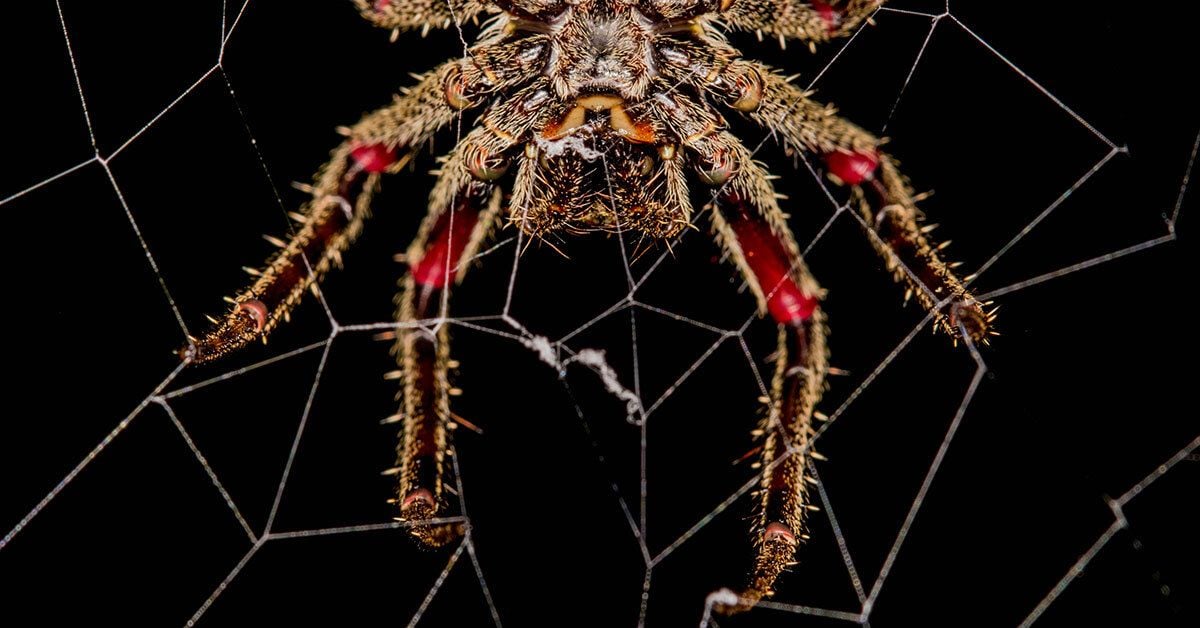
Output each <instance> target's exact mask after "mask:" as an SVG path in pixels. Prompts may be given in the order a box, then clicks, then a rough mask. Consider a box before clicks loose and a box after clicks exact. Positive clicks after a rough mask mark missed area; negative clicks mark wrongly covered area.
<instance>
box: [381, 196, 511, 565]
mask: <svg viewBox="0 0 1200 628" xmlns="http://www.w3.org/2000/svg"><path fill="white" fill-rule="evenodd" d="M500 201H501V194H500V192H499V190H498V189H492V188H491V186H483V185H475V184H469V185H467V186H465V187H463V188H462V189H460V195H459V196H458V197H457V198H454V199H453V200H452V201H451V206H450V208H449V210H448V211H446V210H444V209H439V208H438V207H437V206H436V205H434V206H431V210H430V213H429V215H428V217H427V218H426V220H425V224H424V225H423V226H422V228H421V231H420V233H419V235H418V236H417V238H416V239H415V240H414V241H413V243H412V245H411V246H410V247H409V251H408V254H407V256H406V259H407V261H408V262H409V268H410V272H409V273H408V274H407V275H406V276H405V277H404V279H403V280H401V282H400V286H401V289H400V292H399V294H398V295H397V296H396V304H397V310H396V320H397V323H398V326H399V330H398V332H397V336H396V344H395V345H394V348H393V353H394V354H395V356H396V362H397V364H398V366H399V371H397V374H398V375H399V376H400V378H401V380H402V387H401V390H400V394H399V397H400V402H401V411H400V414H398V415H397V416H396V420H399V421H402V423H403V429H402V430H401V432H400V434H399V438H400V440H399V444H398V445H397V447H396V467H395V468H394V469H392V472H394V473H395V474H396V475H397V477H398V484H397V495H398V502H399V505H400V519H401V520H403V521H409V522H417V525H415V526H414V527H412V528H411V529H410V532H411V533H412V535H413V536H414V537H415V538H416V539H417V540H418V541H420V542H421V543H422V544H424V545H426V546H429V547H440V546H442V545H445V544H446V543H448V542H450V541H451V540H453V539H454V538H456V537H458V536H459V535H460V534H461V532H462V530H461V527H460V526H459V525H457V524H442V525H428V524H420V523H419V522H421V521H426V520H429V519H432V518H434V517H435V516H437V515H438V514H439V512H441V511H443V510H444V509H445V506H446V499H445V492H446V489H447V487H446V478H447V475H448V473H447V465H446V456H448V455H453V448H452V446H451V444H450V437H449V433H448V430H449V428H451V427H452V426H453V425H454V423H453V421H452V420H451V416H452V415H451V412H450V401H449V399H450V396H451V395H452V394H453V393H454V392H456V391H455V389H453V388H451V387H450V379H449V373H448V371H449V369H450V368H451V367H452V362H451V361H450V337H449V326H448V325H446V324H445V323H444V322H440V323H437V324H435V325H434V327H433V329H428V328H425V327H421V326H418V323H417V322H418V321H421V320H430V319H435V318H441V316H439V312H441V309H442V304H443V302H444V298H446V299H448V293H449V290H450V285H451V284H452V283H454V282H456V281H458V280H460V279H461V278H462V276H463V274H464V273H465V271H466V264H467V262H468V260H470V259H471V258H472V257H473V256H474V255H475V253H476V252H477V251H478V249H479V246H480V244H481V243H482V242H483V241H484V240H485V239H486V238H487V237H488V235H489V234H490V233H491V232H492V230H493V228H494V226H495V223H496V221H497V217H498V215H499V213H500V206H501V204H500Z"/></svg>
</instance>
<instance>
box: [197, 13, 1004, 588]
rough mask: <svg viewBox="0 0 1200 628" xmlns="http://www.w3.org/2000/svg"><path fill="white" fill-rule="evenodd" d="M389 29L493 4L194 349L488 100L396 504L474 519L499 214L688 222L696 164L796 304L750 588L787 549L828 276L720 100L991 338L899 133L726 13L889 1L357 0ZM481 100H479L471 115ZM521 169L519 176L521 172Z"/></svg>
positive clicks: (628, 224) (450, 229) (768, 311)
mask: <svg viewBox="0 0 1200 628" xmlns="http://www.w3.org/2000/svg"><path fill="white" fill-rule="evenodd" d="M354 2H355V4H356V5H357V8H358V10H359V11H360V13H361V14H362V15H363V16H364V17H366V18H367V19H368V20H370V21H371V22H373V23H374V24H377V25H379V26H382V27H386V28H389V29H392V30H393V35H395V34H398V33H399V32H401V31H407V30H416V29H420V30H421V32H422V34H424V33H425V32H427V31H429V30H430V29H433V28H446V27H449V26H451V25H454V24H463V23H464V22H466V21H468V20H474V19H477V18H478V17H480V16H485V17H486V18H487V20H486V21H485V22H484V24H483V25H482V27H481V31H480V34H479V37H478V39H477V41H476V43H475V44H474V45H473V46H471V47H470V48H469V49H468V50H467V52H466V54H465V55H464V56H463V58H461V59H457V60H451V61H447V62H445V63H443V64H442V65H440V66H438V67H437V68H436V69H434V70H432V71H430V72H429V73H427V74H425V75H423V76H421V77H419V79H418V82H417V84H416V85H415V86H413V87H410V88H408V89H406V90H403V91H402V93H401V94H399V95H398V96H396V97H395V99H394V102H392V103H391V104H390V105H388V106H386V107H384V108H382V109H379V110H377V111H375V112H373V113H369V114H367V115H366V116H364V117H363V118H362V120H361V121H359V122H358V123H357V124H356V125H354V126H353V127H350V128H344V129H342V131H343V134H344V135H345V136H346V139H345V141H343V142H342V143H341V145H339V146H338V147H337V148H335V149H334V150H333V153H332V157H331V159H330V160H329V161H328V162H327V163H326V164H325V165H324V166H323V167H322V168H321V169H320V171H319V172H318V174H317V175H316V177H315V180H314V182H313V184H312V185H311V192H312V199H311V200H310V201H308V202H307V203H305V205H304V207H303V208H302V211H300V212H297V213H295V214H293V217H294V218H295V219H296V220H297V221H298V223H299V227H298V228H297V230H296V231H295V233H294V235H293V236H292V237H291V239H290V241H286V242H285V241H283V240H279V239H274V238H269V239H271V240H272V241H273V242H274V243H275V244H276V245H277V246H278V247H279V250H278V251H277V252H276V253H275V254H274V255H272V256H271V257H270V259H269V260H268V261H267V263H266V265H265V267H263V268H262V269H261V270H255V269H251V271H252V272H251V274H252V275H254V276H255V277H256V279H255V281H254V283H253V284H252V285H250V286H249V287H247V288H245V289H244V290H242V291H241V292H240V293H238V294H237V296H236V297H234V298H232V299H228V300H229V301H230V302H231V303H232V306H231V308H230V309H229V311H228V312H227V314H226V315H225V316H224V318H223V319H221V320H216V319H214V320H215V323H214V325H213V326H212V328H210V329H209V330H208V331H207V332H206V333H205V334H204V335H203V336H202V337H199V338H193V339H191V341H190V343H189V345H188V347H186V348H185V349H183V350H181V354H182V356H183V358H184V359H185V360H188V361H190V362H192V363H201V362H208V361H211V360H215V359H217V358H220V357H222V356H224V355H227V354H229V353H231V352H233V351H235V350H236V349H238V348H240V347H243V346H245V345H246V344H248V343H251V342H253V341H256V340H260V339H261V340H264V341H265V339H266V336H267V334H269V333H270V332H271V331H272V330H273V329H274V328H275V327H276V326H277V325H279V324H280V323H281V322H282V321H285V320H287V319H288V317H289V312H290V311H291V309H292V308H293V307H294V306H295V305H296V303H297V302H298V301H300V300H301V298H302V297H303V295H304V293H305V292H306V291H308V290H312V291H313V292H316V290H317V285H318V282H319V281H320V280H321V279H322V277H323V276H324V275H325V274H326V273H327V272H328V271H329V270H330V269H331V268H333V267H335V266H340V264H341V253H342V251H344V250H345V249H346V248H347V247H348V246H349V245H350V244H351V243H352V242H353V241H354V239H355V238H356V237H357V236H358V234H359V232H360V231H361V230H362V227H363V222H364V221H365V219H366V218H367V215H368V214H369V213H370V209H371V201H372V196H373V195H374V193H375V191H376V190H377V188H378V186H379V182H380V178H381V177H382V176H383V175H386V174H390V173H395V172H398V171H399V170H400V169H402V168H403V167H404V166H405V165H406V164H407V163H408V162H409V161H410V160H411V159H412V157H413V156H414V154H415V153H416V152H417V151H418V150H420V148H421V147H422V146H423V145H425V144H427V143H428V142H429V140H430V139H431V138H432V136H433V135H434V134H435V133H437V132H438V131H439V130H442V129H444V128H445V127H447V126H449V125H450V123H451V122H452V121H454V120H455V119H458V117H459V116H460V115H465V114H467V113H468V112H478V113H477V115H476V117H474V118H473V119H474V123H473V124H472V125H471V126H469V127H466V128H468V129H469V130H468V131H466V133H465V135H463V136H462V138H461V140H460V141H459V142H458V144H457V145H456V146H455V147H454V149H453V151H451V152H450V153H449V155H447V156H445V157H443V158H442V159H441V162H440V168H439V170H438V171H437V172H436V175H437V182H436V183H435V184H434V186H433V190H432V192H431V194H430V198H429V209H428V215H427V216H426V218H425V220H424V221H423V223H422V225H421V227H420V229H419V231H418V233H417V236H416V238H415V239H414V241H413V242H412V244H411V246H410V247H409V248H408V252H407V255H406V257H405V259H406V261H407V263H408V266H409V272H408V273H407V275H406V276H405V277H404V278H403V279H402V280H401V281H400V292H399V295H398V296H397V299H396V303H397V306H398V307H397V314H396V316H397V332H396V342H395V345H394V353H395V356H396V359H397V363H398V365H399V371H398V374H399V376H400V378H401V380H402V388H401V392H400V395H399V399H400V401H401V406H402V407H401V411H400V413H399V414H398V415H397V416H398V417H399V418H397V419H396V420H397V421H400V422H402V424H403V426H402V427H403V429H402V430H401V431H400V434H399V444H398V446H397V463H396V466H395V468H394V469H393V471H394V472H395V474H396V477H397V480H398V486H397V492H396V496H395V499H394V501H395V503H396V504H397V505H398V507H399V518H400V519H401V520H403V521H406V522H408V523H410V524H411V527H410V530H411V533H412V535H413V536H414V537H415V539H416V540H417V541H418V542H419V543H420V544H422V545H424V546H429V547H438V546H442V545H445V544H446V543H448V542H450V541H451V540H453V539H454V538H456V537H457V536H458V535H460V534H462V533H463V530H462V529H461V528H460V526H457V525H452V524H437V523H434V522H432V521H431V520H434V519H435V517H437V516H439V515H440V514H442V513H444V512H445V511H446V510H447V509H448V507H449V506H448V504H447V502H446V499H445V494H446V492H447V487H446V484H445V483H446V481H447V476H448V474H449V469H448V468H447V467H448V465H447V463H446V456H447V455H448V448H449V447H450V435H449V430H450V428H451V427H452V422H453V414H452V413H451V411H450V407H449V401H448V399H449V397H450V395H451V394H452V392H456V391H454V389H452V388H451V384H450V378H449V375H448V371H449V370H450V369H451V368H452V366H453V365H454V363H453V361H452V360H450V356H449V347H450V344H449V338H448V331H447V329H448V326H446V325H440V326H437V327H436V328H435V329H436V330H435V331H430V330H429V329H426V328H423V327H421V326H420V325H419V324H418V321H421V320H426V319H437V318H438V317H439V315H442V316H444V314H443V313H442V311H441V310H442V305H443V302H444V301H445V299H446V298H447V297H448V292H449V290H450V288H451V285H452V284H455V285H456V284H457V283H458V282H460V281H461V280H462V278H463V275H464V273H465V271H466V270H467V269H466V268H465V266H467V265H468V262H469V261H470V260H471V259H473V258H474V256H475V254H476V253H477V252H478V251H479V249H480V246H481V244H482V243H483V242H484V241H485V240H486V239H487V238H488V237H489V236H490V235H491V234H492V233H493V231H494V230H495V229H496V227H497V225H498V224H499V223H500V222H501V221H502V220H507V221H508V223H510V224H511V225H513V226H515V227H516V228H518V229H520V230H522V231H523V232H524V234H526V235H527V236H528V237H529V238H531V240H532V239H534V238H541V239H543V241H544V239H545V238H546V237H547V236H549V235H552V234H553V235H556V236H557V235H562V234H572V233H582V232H588V231H597V230H599V231H614V230H618V229H620V230H622V231H627V232H628V231H634V232H640V233H641V234H643V235H644V236H645V237H647V238H649V239H652V240H665V239H668V238H672V237H674V236H677V235H679V234H680V233H681V232H682V231H683V230H684V229H685V228H687V227H688V226H690V225H691V221H692V214H693V207H692V204H691V201H690V193H689V189H690V185H691V182H692V181H698V182H699V183H700V184H701V185H702V186H706V187H708V188H709V192H708V193H707V195H709V196H710V198H711V202H709V203H708V205H707V206H706V208H705V209H707V210H708V211H707V212H706V213H707V214H708V216H709V218H710V220H711V230H712V234H713V236H714V239H715V240H716V243H717V245H718V246H719V247H720V248H721V249H722V250H723V252H724V253H725V257H726V258H727V259H729V260H731V261H732V262H733V264H734V265H735V266H736V267H737V269H738V271H740V273H741V275H742V276H743V278H744V279H745V281H746V283H747V284H748V285H749V288H750V290H751V291H752V292H753V294H754V295H755V297H756V299H757V302H758V308H759V313H760V315H764V316H765V315H769V316H770V317H771V318H772V319H773V320H774V321H775V323H776V324H777V325H778V351H777V352H776V353H775V358H774V362H775V373H774V377H773V379H772V381H771V390H770V396H769V404H768V410H767V412H766V413H765V416H764V417H763V418H762V419H761V422H760V425H759V429H758V430H756V432H755V433H756V434H758V435H759V438H761V439H762V442H761V454H760V456H761V466H760V467H759V468H760V469H761V471H760V473H761V480H760V490H759V492H758V494H757V495H758V497H757V499H756V501H757V504H756V509H757V513H756V517H755V524H754V527H753V530H752V537H753V543H754V547H755V551H756V557H755V560H754V566H753V569H752V573H751V575H750V578H749V583H748V586H747V587H746V588H745V590H744V592H743V593H742V594H741V595H740V596H739V600H738V602H736V603H731V604H730V605H729V606H730V607H731V608H730V609H728V610H736V608H732V607H740V608H745V607H748V606H749V605H752V604H753V603H755V602H756V601H757V600H759V599H761V598H763V597H764V596H769V595H771V594H772V593H773V588H774V585H775V582H776V579H777V578H778V577H779V575H780V574H781V573H782V572H783V571H784V570H785V569H786V568H787V567H788V566H789V565H791V564H792V563H793V561H794V560H795V557H796V553H797V549H798V547H799V545H800V543H801V541H802V540H803V539H805V538H807V535H806V534H805V513H806V511H807V510H813V509H815V507H814V506H812V505H811V504H810V499H809V494H808V491H807V485H808V484H809V483H811V482H812V479H811V478H810V477H808V476H806V474H805V470H806V468H807V465H808V464H810V461H811V460H812V459H814V458H818V457H819V455H818V454H817V453H816V452H814V451H813V450H812V447H811V440H812V438H813V436H814V435H815V431H814V429H813V419H814V418H820V417H821V415H820V414H819V413H817V412H815V406H816V404H817V403H818V401H819V400H820V397H821V394H822V392H823V390H824V388H825V378H826V375H827V374H828V371H829V367H828V351H827V346H826V335H827V329H826V319H825V315H824V313H823V312H822V310H821V307H820V302H821V299H822V298H823V297H824V293H823V291H822V289H821V288H820V286H819V285H818V283H817V281H816V280H815V279H814V278H813V277H812V275H811V274H810V273H809V270H808V268H807V266H806V265H805V263H804V261H803V259H802V258H801V255H800V249H799V247H798V246H797V244H796V240H795V237H794V236H793V234H792V232H791V231H790V229H789V228H788V225H787V221H786V216H785V214H784V213H783V212H782V210H781V209H780V207H779V205H778V203H777V199H778V198H779V197H778V196H777V195H776V194H775V192H774V190H773V188H772V184H771V177H770V176H769V175H768V174H767V171H766V170H765V169H764V167H763V166H762V165H761V164H760V163H758V162H756V161H755V160H754V159H753V157H754V155H753V153H752V152H751V151H750V150H748V149H747V148H746V147H745V146H744V145H743V144H742V143H741V142H740V141H739V140H738V138H737V137H735V136H734V135H733V134H732V133H731V132H730V131H729V130H728V125H727V123H726V120H725V118H724V117H723V116H722V113H721V111H722V109H725V110H732V112H736V114H737V115H740V116H742V117H744V118H746V119H748V120H749V121H750V122H751V123H753V124H757V125H760V126H762V127H764V128H766V129H768V130H769V131H770V132H771V133H772V134H773V135H774V136H775V137H777V138H778V139H779V140H780V141H781V142H783V144H784V146H785V148H786V149H787V150H788V151H789V152H792V153H797V152H804V153H810V154H814V155H816V156H818V158H819V159H820V160H821V163H822V165H823V168H824V170H825V171H826V173H827V175H828V176H829V178H830V179H831V180H833V181H834V182H835V183H837V184H839V185H842V186H845V187H846V188H848V190H849V193H850V195H851V200H852V202H853V203H854V205H853V206H854V207H856V208H857V211H859V212H860V213H861V217H862V219H863V224H864V225H865V226H866V227H867V228H866V229H865V231H866V232H867V235H868V237H869V238H870V241H871V242H872V244H873V246H874V248H875V250H876V251H877V252H878V254H879V255H880V256H882V258H883V260H884V262H885V265H886V267H887V269H888V270H890V271H891V272H892V273H893V274H894V276H895V278H896V280H897V282H899V283H901V284H904V285H905V286H906V287H907V291H906V300H907V299H908V298H910V297H913V296H915V297H916V300H917V301H918V302H919V303H920V305H922V306H923V307H924V308H926V309H927V310H929V311H930V312H932V316H933V319H934V322H935V327H937V328H940V329H942V330H943V331H945V332H946V333H948V334H949V335H950V336H951V337H952V338H954V339H955V342H957V341H958V340H959V339H961V338H962V337H964V336H967V337H969V338H970V339H971V340H972V341H986V340H987V337H988V336H989V335H991V334H994V332H993V331H991V326H992V322H993V320H994V318H995V315H994V313H993V312H994V311H993V312H988V311H985V306H986V305H987V304H986V303H980V302H979V301H978V300H976V299H975V298H974V297H973V296H972V295H971V293H970V292H969V291H968V289H967V286H966V284H967V283H969V278H967V279H966V280H965V281H964V279H961V278H959V277H958V276H957V275H956V274H955V272H954V266H955V265H954V264H947V263H946V262H945V261H943V259H942V258H941V256H940V253H939V251H940V250H941V248H942V246H940V245H935V244H933V243H932V242H931V241H930V239H929V238H928V236H927V234H928V232H929V231H930V229H931V227H928V226H922V225H921V219H922V215H921V213H920V211H919V210H918V209H917V207H916V201H917V200H919V199H918V198H916V197H914V194H913V192H912V189H911V188H910V186H909V183H908V182H907V180H906V179H905V178H904V176H903V175H901V174H900V172H899V171H898V170H897V167H896V162H895V161H894V160H893V159H892V158H891V157H890V156H888V155H887V154H885V153H884V152H882V151H881V150H880V149H879V147H880V144H881V140H880V139H878V138H876V137H874V136H872V135H871V134H870V133H868V132H866V131H864V130H863V129H861V128H859V127H857V126H855V125H854V124H852V123H850V122H848V121H846V120H844V119H842V118H840V117H839V116H838V115H837V113H836V111H835V110H834V109H833V108H832V107H830V106H827V105H824V104H820V103H818V102H815V101H814V100H811V99H810V98H809V96H810V94H809V93H807V92H805V91H804V90H802V89H800V88H798V87H796V86H794V85H793V84H792V83H791V82H789V80H788V79H786V78H784V77H783V76H781V75H780V74H778V73H777V72H776V71H774V70H772V69H771V68H769V67H767V66H765V65H763V64H761V63H758V62H755V61H752V60H749V59H746V58H744V57H743V56H742V54H741V53H740V52H739V51H738V50H737V49H736V48H734V47H733V46H732V45H731V44H730V43H729V41H728V40H727V39H726V37H725V31H726V30H736V31H754V32H757V33H758V34H759V35H760V36H762V35H768V36H771V37H773V38H778V39H779V41H780V42H781V43H783V42H784V41H785V40H787V39H796V40H800V41H802V42H807V43H808V44H809V46H810V47H815V45H816V44H818V43H821V42H826V41H829V40H830V39H833V38H836V37H841V36H845V35H847V34H849V33H851V32H853V31H854V29H855V28H856V27H857V26H858V25H859V24H861V23H863V22H864V21H865V20H868V19H869V18H870V16H871V15H872V14H873V13H874V12H875V11H876V10H877V9H878V8H879V6H880V5H881V4H882V2H883V0H844V1H842V2H826V1H822V0H811V1H807V2H806V1H802V0H774V1H772V0H354ZM462 119H464V120H469V119H470V118H462ZM505 190H508V192H507V193H506V192H505Z"/></svg>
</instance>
